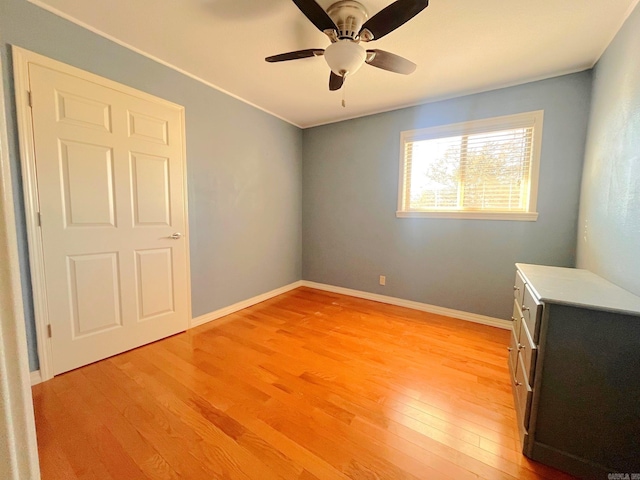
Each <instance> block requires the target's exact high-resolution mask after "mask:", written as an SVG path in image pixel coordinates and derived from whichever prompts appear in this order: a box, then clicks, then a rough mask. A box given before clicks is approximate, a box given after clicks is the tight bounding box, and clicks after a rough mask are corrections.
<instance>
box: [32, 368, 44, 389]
mask: <svg viewBox="0 0 640 480" xmlns="http://www.w3.org/2000/svg"><path fill="white" fill-rule="evenodd" d="M30 375H31V386H32V387H33V386H34V385H38V384H39V383H42V375H40V370H35V371H33V372H31V374H30Z"/></svg>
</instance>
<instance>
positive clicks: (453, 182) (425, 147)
mask: <svg viewBox="0 0 640 480" xmlns="http://www.w3.org/2000/svg"><path fill="white" fill-rule="evenodd" d="M461 142H462V137H449V138H438V139H434V140H421V141H417V142H412V143H413V152H412V159H411V190H410V192H411V196H410V202H409V208H411V209H418V210H424V209H438V208H447V209H451V208H456V207H457V205H458V184H459V179H460V151H461Z"/></svg>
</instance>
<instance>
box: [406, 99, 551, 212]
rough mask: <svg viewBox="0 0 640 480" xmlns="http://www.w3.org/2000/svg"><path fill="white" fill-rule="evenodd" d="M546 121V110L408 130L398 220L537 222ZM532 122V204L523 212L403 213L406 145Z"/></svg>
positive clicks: (530, 198) (530, 197)
mask: <svg viewBox="0 0 640 480" xmlns="http://www.w3.org/2000/svg"><path fill="white" fill-rule="evenodd" d="M543 120H544V110H536V111H532V112H525V113H519V114H515V115H504V116H501V117H493V118H487V119H482V120H472V121H468V122H461V123H454V124H450V125H440V126H437V127H429V128H422V129H418V130H407V131H404V132H401V134H400V155H399V159H400V161H399V170H398V210H397V211H396V217H398V218H453V219H465V220H514V221H527V222H534V221H536V220H537V219H538V211H537V205H538V180H539V174H540V152H541V150H542V123H543ZM532 123H533V125H534V127H535V133H534V135H533V144H532V148H533V151H532V155H531V173H530V191H529V204H528V206H527V210H526V211H524V212H506V211H490V210H477V211H474V210H442V211H418V210H404V208H403V206H404V167H405V158H404V155H405V144H406V142H408V141H409V142H410V141H412V140H414V139H419V140H428V139H430V138H441V137H448V136H452V137H453V136H458V135H460V136H461V135H471V134H474V133H483V132H486V131H491V130H499V129H501V128H505V129H507V128H518V127H520V126H523V127H524V126H530V125H531V124H532Z"/></svg>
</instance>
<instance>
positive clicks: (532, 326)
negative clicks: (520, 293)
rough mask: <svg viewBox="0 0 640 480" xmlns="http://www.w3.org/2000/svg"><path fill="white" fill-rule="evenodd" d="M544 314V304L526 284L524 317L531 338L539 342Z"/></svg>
mask: <svg viewBox="0 0 640 480" xmlns="http://www.w3.org/2000/svg"><path fill="white" fill-rule="evenodd" d="M541 316H542V304H541V303H540V302H538V300H537V299H536V297H535V296H534V295H533V293H532V292H531V290H530V289H529V286H528V285H525V286H524V298H523V300H522V317H523V318H524V321H525V323H526V324H527V328H528V329H529V333H530V334H531V338H532V339H533V341H534V342H536V343H537V342H538V338H539V337H540V317H541Z"/></svg>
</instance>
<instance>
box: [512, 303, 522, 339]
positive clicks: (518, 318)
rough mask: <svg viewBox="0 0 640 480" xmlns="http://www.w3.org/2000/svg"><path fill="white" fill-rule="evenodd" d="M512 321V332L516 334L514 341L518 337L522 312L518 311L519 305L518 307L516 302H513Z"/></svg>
mask: <svg viewBox="0 0 640 480" xmlns="http://www.w3.org/2000/svg"><path fill="white" fill-rule="evenodd" d="M511 320H513V325H512V326H513V330H514V331H515V332H516V339H518V338H519V337H518V335H520V324H521V323H522V310H520V305H518V301H517V300H514V301H513V314H512V317H511Z"/></svg>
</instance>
